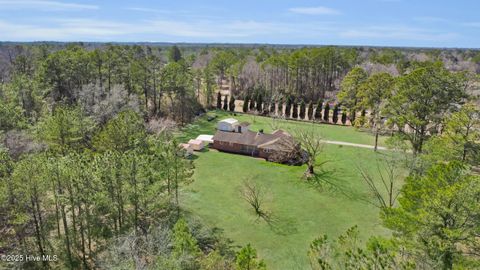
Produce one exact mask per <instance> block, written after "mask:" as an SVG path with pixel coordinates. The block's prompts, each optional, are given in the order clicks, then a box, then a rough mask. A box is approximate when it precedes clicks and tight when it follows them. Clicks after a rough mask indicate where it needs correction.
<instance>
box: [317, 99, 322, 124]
mask: <svg viewBox="0 0 480 270" xmlns="http://www.w3.org/2000/svg"><path fill="white" fill-rule="evenodd" d="M322 104H323V103H322V100H321V99H319V100H318V102H317V109H316V110H315V121H320V120H322Z"/></svg>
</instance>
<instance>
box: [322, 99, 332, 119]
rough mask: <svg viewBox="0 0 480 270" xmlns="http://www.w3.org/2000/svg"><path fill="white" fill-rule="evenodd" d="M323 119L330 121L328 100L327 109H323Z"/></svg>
mask: <svg viewBox="0 0 480 270" xmlns="http://www.w3.org/2000/svg"><path fill="white" fill-rule="evenodd" d="M323 121H325V122H329V121H330V104H328V102H326V103H325V109H324V110H323Z"/></svg>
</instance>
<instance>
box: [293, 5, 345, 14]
mask: <svg viewBox="0 0 480 270" xmlns="http://www.w3.org/2000/svg"><path fill="white" fill-rule="evenodd" d="M289 11H290V12H292V13H297V14H304V15H338V14H340V11H338V10H336V9H332V8H328V7H322V6H318V7H296V8H290V9H289Z"/></svg>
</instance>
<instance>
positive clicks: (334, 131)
mask: <svg viewBox="0 0 480 270" xmlns="http://www.w3.org/2000/svg"><path fill="white" fill-rule="evenodd" d="M208 115H209V116H214V115H217V119H215V120H213V121H211V122H208V121H207V115H204V116H202V117H200V118H199V119H198V120H197V121H195V122H194V123H193V124H189V125H188V126H186V127H185V128H184V129H183V131H182V134H180V135H179V137H180V138H181V139H182V140H183V141H188V139H191V138H195V137H196V136H197V135H198V134H212V135H213V134H214V133H215V127H216V124H217V121H218V120H220V119H224V118H229V117H232V118H235V119H238V120H239V121H240V122H244V121H245V122H249V123H250V124H252V125H251V126H250V129H252V130H259V129H263V130H264V131H265V132H271V131H273V129H276V128H281V129H284V130H287V131H289V132H291V133H292V134H294V133H295V131H296V130H298V129H306V128H313V130H314V131H315V132H316V133H317V134H319V135H320V136H321V137H322V138H323V139H325V140H333V141H343V142H349V143H359V144H369V145H373V144H374V137H373V136H372V135H371V134H369V133H367V132H360V131H357V130H356V129H354V128H352V127H350V126H342V125H329V124H319V123H310V122H300V121H292V120H283V119H276V120H274V119H273V118H270V117H262V116H253V115H249V114H240V113H237V115H236V116H232V115H230V114H229V113H226V112H224V111H217V112H215V111H212V112H209V113H208ZM385 139H386V137H382V136H381V137H380V138H379V145H380V146H384V145H385Z"/></svg>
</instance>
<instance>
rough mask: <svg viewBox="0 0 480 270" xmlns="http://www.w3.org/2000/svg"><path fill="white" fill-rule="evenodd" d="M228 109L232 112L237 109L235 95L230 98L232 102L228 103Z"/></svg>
mask: <svg viewBox="0 0 480 270" xmlns="http://www.w3.org/2000/svg"><path fill="white" fill-rule="evenodd" d="M228 109H229V110H230V111H231V112H234V111H235V98H234V97H233V96H232V97H231V98H230V102H229V103H228Z"/></svg>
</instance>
